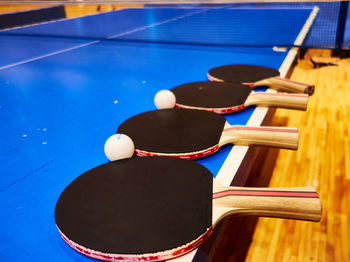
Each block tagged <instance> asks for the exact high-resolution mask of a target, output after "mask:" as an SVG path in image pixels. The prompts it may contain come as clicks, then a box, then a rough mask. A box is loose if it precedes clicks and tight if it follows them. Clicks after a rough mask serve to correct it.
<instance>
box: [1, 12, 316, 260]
mask: <svg viewBox="0 0 350 262" xmlns="http://www.w3.org/2000/svg"><path fill="white" fill-rule="evenodd" d="M316 13H317V10H316V9H234V8H230V7H222V6H221V7H217V8H205V7H203V8H201V7H196V8H194V7H188V8H143V9H123V10H119V11H113V12H108V13H102V14H97V15H92V16H86V17H81V18H76V19H64V20H59V21H55V22H49V23H43V24H39V25H32V26H26V27H22V28H17V29H11V30H3V31H1V32H0V118H1V126H0V137H1V153H0V154H1V158H0V161H1V176H0V221H1V227H0V243H1V247H0V257H1V261H92V259H90V258H87V257H85V256H83V255H81V254H79V253H77V252H75V251H74V250H72V249H71V248H70V247H69V246H68V245H67V244H66V243H64V241H63V240H62V239H61V238H60V236H59V234H58V232H57V229H56V226H55V220H54V208H55V204H56V201H57V199H58V197H59V195H60V193H61V192H62V191H63V189H64V188H65V187H66V186H67V185H68V184H69V183H70V182H71V181H72V180H74V179H75V178H76V177H77V176H79V175H80V174H82V173H83V172H85V171H87V170H89V169H91V168H93V167H96V166H98V165H101V164H103V163H106V162H107V161H108V159H107V158H106V157H105V155H104V150H103V148H104V143H105V141H106V139H107V138H108V137H109V136H111V135H112V134H114V133H115V131H116V128H117V127H118V126H119V125H120V124H121V123H122V122H123V121H124V120H126V119H127V118H129V117H131V116H133V115H135V114H138V113H141V112H144V111H149V110H154V109H155V106H154V104H153V97H154V95H155V93H156V92H157V91H159V90H161V89H170V88H172V87H174V86H177V85H179V84H183V83H186V82H191V81H205V80H207V79H206V73H207V71H208V70H209V69H210V68H212V67H215V66H219V65H223V64H232V63H236V64H256V65H264V66H269V67H272V68H275V69H279V70H280V71H281V74H282V76H285V75H286V74H287V72H288V70H289V69H290V68H291V65H292V63H293V61H294V59H295V56H296V54H297V50H295V49H294V48H276V47H275V48H274V46H293V45H299V44H301V43H302V42H303V40H304V39H305V36H306V34H307V30H308V28H309V27H310V25H311V24H312V20H313V18H314V17H315V15H316ZM291 23H292V24H293V25H294V27H293V28H294V29H288V30H287V31H288V32H286V27H287V26H288V25H290V24H291ZM288 28H289V27H288ZM266 36H268V37H266ZM257 41H258V42H259V43H261V46H260V47H254V43H255V42H257ZM267 112H268V110H267V109H266V108H250V109H248V110H245V111H243V112H240V113H237V114H233V115H227V116H226V118H227V121H228V122H229V123H230V124H249V125H261V123H262V122H263V121H264V118H265V117H266V115H267ZM248 150H249V147H245V146H226V147H224V148H222V149H221V150H220V151H219V152H218V153H217V154H215V155H212V156H210V157H207V158H204V159H200V160H198V162H199V163H201V164H203V165H204V166H206V167H207V168H208V169H209V170H210V171H211V172H212V173H213V174H214V175H215V176H216V178H217V179H218V180H219V182H221V183H222V184H224V185H230V184H231V183H232V181H235V179H236V181H243V180H242V179H241V180H240V179H239V178H237V177H235V176H236V175H237V171H238V170H239V169H240V167H241V166H242V162H243V161H244V159H245V157H246V155H247V152H248ZM242 183H243V182H240V183H238V182H236V183H235V184H236V185H243V184H242ZM195 254H196V251H194V252H192V253H190V254H188V255H186V256H185V257H182V258H180V259H177V261H192V260H193V258H194V256H195Z"/></svg>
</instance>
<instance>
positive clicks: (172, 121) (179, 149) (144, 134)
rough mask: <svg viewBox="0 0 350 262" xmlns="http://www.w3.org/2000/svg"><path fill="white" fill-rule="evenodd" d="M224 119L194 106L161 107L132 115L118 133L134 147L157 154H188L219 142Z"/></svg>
mask: <svg viewBox="0 0 350 262" xmlns="http://www.w3.org/2000/svg"><path fill="white" fill-rule="evenodd" d="M225 123H226V119H225V118H224V117H223V116H221V115H219V114H216V113H213V112H209V111H202V110H196V109H162V110H154V111H149V112H145V113H142V114H139V115H136V116H133V117H131V118H129V119H128V120H126V121H125V122H124V123H122V124H121V125H120V126H119V128H118V130H117V133H119V134H125V135H128V136H129V137H130V138H131V139H132V141H133V142H134V144H135V148H136V149H139V150H143V151H148V152H156V153H190V152H196V151H200V150H206V149H208V148H210V147H213V146H215V145H217V144H218V143H219V140H220V137H221V133H222V131H223V129H224V126H225Z"/></svg>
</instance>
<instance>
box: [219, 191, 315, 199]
mask: <svg viewBox="0 0 350 262" xmlns="http://www.w3.org/2000/svg"><path fill="white" fill-rule="evenodd" d="M226 196H262V197H301V198H318V195H317V193H316V192H307V191H305V192H294V191H260V190H255V191H253V190H235V189H232V190H226V191H222V192H217V193H214V194H213V199H216V198H221V197H226Z"/></svg>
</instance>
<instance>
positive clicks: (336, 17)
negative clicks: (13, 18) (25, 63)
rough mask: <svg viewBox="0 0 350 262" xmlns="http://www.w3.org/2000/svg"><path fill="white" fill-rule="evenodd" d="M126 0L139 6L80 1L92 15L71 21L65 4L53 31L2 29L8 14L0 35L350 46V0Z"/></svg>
mask: <svg viewBox="0 0 350 262" xmlns="http://www.w3.org/2000/svg"><path fill="white" fill-rule="evenodd" d="M225 1H226V0H225ZM227 1H228V0H227ZM1 2H4V1H0V3H1ZM20 2H21V1H20ZM22 2H23V3H27V2H30V1H25V0H22ZM35 2H43V3H44V2H45V3H47V4H48V3H49V4H51V3H56V2H57V4H58V3H60V4H65V3H66V2H67V3H68V2H69V1H35ZM125 2H127V3H129V5H130V4H133V5H131V7H137V8H128V9H122V10H115V11H112V12H106V11H109V10H112V9H119V8H125V7H127V6H129V5H127V4H125V5H113V4H105V3H104V2H103V1H101V2H100V1H81V2H79V3H80V5H79V10H80V13H79V14H78V15H86V14H87V16H85V17H81V18H77V19H74V18H71V17H72V16H74V15H72V14H71V12H70V11H69V10H71V9H73V8H74V6H75V5H72V4H70V5H65V6H64V7H65V10H66V17H64V18H62V19H59V21H58V22H56V23H55V27H54V29H53V23H52V22H47V21H46V22H45V21H43V22H42V23H40V25H31V26H30V25H28V24H27V25H18V23H17V24H16V26H15V27H11V25H8V23H7V26H6V28H4V27H3V28H1V16H4V15H0V29H1V31H0V35H4V36H9V37H16V36H17V37H50V38H55V37H56V38H73V39H82V40H86V41H95V40H97V41H110V42H113V41H115V42H138V43H139V42H140V43H160V44H176V45H195V46H196V45H201V46H219V47H220V46H222V47H225V46H226V47H235V46H237V47H275V48H289V47H295V46H296V47H308V48H310V47H311V48H331V49H349V48H350V23H349V25H346V18H347V16H348V12H347V11H348V1H320V2H315V1H308V2H293V1H285V2H283V1H278V2H275V1H273V2H260V1H258V2H249V3H246V2H243V1H238V2H227V3H216V4H209V3H212V1H207V2H206V1H205V0H204V1H200V2H195V1H191V0H184V1H180V2H178V1H175V2H173V1H172V2H168V1H163V2H162V1H153V0H151V1H148V2H147V4H145V3H144V2H143V3H142V2H138V1H136V2H135V1H125ZM81 3H84V4H85V5H81ZM91 3H95V4H94V5H92V4H91ZM108 3H113V0H112V1H109V2H108ZM118 3H119V4H120V3H123V1H118ZM136 3H137V4H136ZM141 3H142V4H141ZM89 4H90V5H89ZM92 6H94V8H95V9H94V10H92V9H91V7H92ZM106 6H107V7H108V6H110V8H109V9H108V8H106ZM111 6H112V8H111ZM84 7H86V10H87V11H86V12H85V13H84V11H83V9H84ZM140 7H142V8H140ZM89 8H90V9H89ZM23 13H25V12H23ZM93 13H99V14H97V15H92V14H93ZM68 14H69V15H68ZM6 15H8V14H6ZM67 17H68V18H67ZM348 20H349V21H350V19H348ZM36 21H37V20H36ZM36 23H37V22H36ZM29 24H30V23H29Z"/></svg>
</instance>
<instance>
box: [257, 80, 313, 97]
mask: <svg viewBox="0 0 350 262" xmlns="http://www.w3.org/2000/svg"><path fill="white" fill-rule="evenodd" d="M257 86H269V87H270V88H272V89H276V90H279V91H284V92H289V93H305V94H309V95H312V94H313V93H314V91H315V86H314V85H310V84H305V83H300V82H296V81H291V80H289V79H285V78H281V77H271V78H266V79H264V80H261V81H257V82H255V83H254V87H257Z"/></svg>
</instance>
